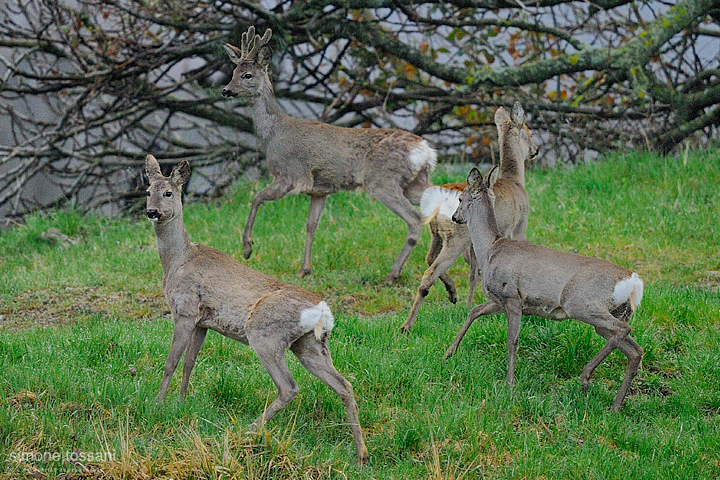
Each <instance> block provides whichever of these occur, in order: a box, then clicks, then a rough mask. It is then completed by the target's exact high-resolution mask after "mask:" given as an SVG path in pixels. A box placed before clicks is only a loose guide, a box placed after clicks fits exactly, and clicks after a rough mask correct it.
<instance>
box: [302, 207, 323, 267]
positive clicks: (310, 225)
mask: <svg viewBox="0 0 720 480" xmlns="http://www.w3.org/2000/svg"><path fill="white" fill-rule="evenodd" d="M326 201H327V196H326V195H323V196H311V197H310V210H309V211H308V218H307V224H306V225H305V228H306V230H307V235H306V237H305V256H304V257H303V264H302V267H301V268H300V276H301V277H304V276H305V275H310V273H311V272H312V267H311V265H312V244H313V239H314V238H315V230H316V229H317V226H318V223H320V216H321V215H322V212H323V209H324V208H325V202H326Z"/></svg>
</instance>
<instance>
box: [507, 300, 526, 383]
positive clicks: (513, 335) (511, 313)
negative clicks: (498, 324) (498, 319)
mask: <svg viewBox="0 0 720 480" xmlns="http://www.w3.org/2000/svg"><path fill="white" fill-rule="evenodd" d="M505 314H506V315H507V322H508V339H507V343H508V371H507V383H509V384H510V385H512V384H513V383H515V357H516V355H517V347H518V339H519V338H520V323H521V321H522V304H521V303H520V300H517V299H514V298H513V299H510V300H508V301H507V302H505Z"/></svg>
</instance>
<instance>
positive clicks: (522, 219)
mask: <svg viewBox="0 0 720 480" xmlns="http://www.w3.org/2000/svg"><path fill="white" fill-rule="evenodd" d="M495 125H496V127H497V131H498V145H499V146H500V168H501V171H502V177H501V178H499V179H498V181H497V183H496V184H495V197H496V200H495V217H496V220H497V224H498V228H499V230H500V234H501V235H502V236H503V237H507V238H512V239H516V240H526V239H527V237H526V236H525V232H526V230H527V223H528V212H529V210H530V207H529V202H528V195H527V192H526V191H525V161H526V160H529V159H531V158H532V157H534V156H535V155H536V154H537V147H536V146H535V145H534V144H533V141H532V132H531V131H530V129H529V128H528V127H527V126H526V125H525V111H524V110H523V108H522V106H521V105H520V103H519V102H515V104H514V105H513V108H512V117H511V116H510V115H508V114H507V112H506V111H505V109H504V108H503V107H499V108H498V109H497V110H496V111H495ZM466 187H467V183H466V182H459V183H451V184H447V185H439V186H435V187H430V188H428V189H427V190H425V193H423V196H422V198H421V200H420V212H421V213H422V214H423V216H425V217H426V220H425V223H429V224H430V235H431V241H430V248H429V250H428V253H427V256H426V257H425V261H426V262H427V264H428V265H429V268H428V269H427V270H425V273H423V276H422V280H420V286H419V287H418V290H417V293H416V294H415V301H414V302H413V305H412V308H411V309H410V314H409V315H408V318H407V320H405V323H403V325H402V327H400V330H401V331H402V332H403V333H408V332H410V330H411V329H412V327H413V324H414V323H415V320H416V318H417V315H418V312H419V311H420V306H421V305H422V303H423V300H424V299H425V297H426V296H427V294H428V292H429V291H430V287H432V286H433V284H435V282H436V281H437V279H438V278H439V279H440V280H441V281H442V282H443V283H444V284H445V288H446V289H447V292H448V297H449V299H450V301H451V302H452V303H455V302H457V291H456V289H455V284H454V282H453V281H452V278H450V275H448V274H447V271H448V269H450V267H452V266H453V265H454V264H455V262H456V261H457V259H458V258H460V255H464V257H465V261H466V262H467V263H468V264H469V265H470V274H469V282H468V283H469V288H468V294H467V306H468V307H470V306H471V305H472V300H473V294H474V293H475V287H476V285H477V275H478V268H477V261H476V259H475V254H474V253H473V250H472V241H471V240H470V233H469V232H468V229H467V226H466V225H462V224H456V223H453V222H452V220H451V217H452V215H453V213H455V210H456V209H457V206H458V199H459V198H460V193H461V192H462V191H463V190H464V189H465V188H466Z"/></svg>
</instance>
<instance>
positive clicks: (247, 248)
mask: <svg viewBox="0 0 720 480" xmlns="http://www.w3.org/2000/svg"><path fill="white" fill-rule="evenodd" d="M292 188H293V186H292V185H291V184H289V183H285V182H278V181H277V180H276V181H274V182H273V183H271V184H270V185H268V186H267V187H265V188H263V189H262V190H260V191H259V192H258V193H256V194H255V196H254V197H253V199H252V204H251V205H250V214H249V215H248V219H247V222H245V230H244V231H243V256H244V257H245V258H246V259H247V258H250V255H252V244H253V242H252V229H253V224H254V223H255V216H256V215H257V212H258V208H260V205H262V204H263V203H265V202H269V201H272V200H279V199H281V198H282V197H284V196H285V195H287V194H288V193H289V192H290V191H291V190H292Z"/></svg>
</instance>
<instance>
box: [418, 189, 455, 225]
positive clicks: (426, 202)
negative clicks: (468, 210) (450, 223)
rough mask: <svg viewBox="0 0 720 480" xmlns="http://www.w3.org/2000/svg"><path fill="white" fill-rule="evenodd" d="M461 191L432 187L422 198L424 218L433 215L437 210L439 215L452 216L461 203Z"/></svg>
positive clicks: (421, 210) (421, 211) (421, 205)
mask: <svg viewBox="0 0 720 480" xmlns="http://www.w3.org/2000/svg"><path fill="white" fill-rule="evenodd" d="M461 193H462V192H460V191H459V190H454V189H451V188H443V187H430V188H428V189H427V190H425V192H423V194H422V197H421V198H420V213H422V216H423V217H424V218H428V217H431V216H433V215H434V214H435V211H436V210H437V214H438V215H442V216H445V217H447V218H452V216H453V214H454V213H455V210H457V208H458V206H459V205H460V194H461Z"/></svg>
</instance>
